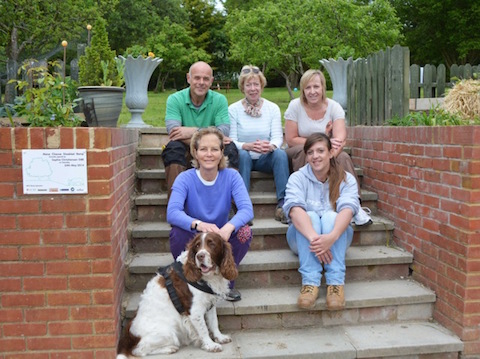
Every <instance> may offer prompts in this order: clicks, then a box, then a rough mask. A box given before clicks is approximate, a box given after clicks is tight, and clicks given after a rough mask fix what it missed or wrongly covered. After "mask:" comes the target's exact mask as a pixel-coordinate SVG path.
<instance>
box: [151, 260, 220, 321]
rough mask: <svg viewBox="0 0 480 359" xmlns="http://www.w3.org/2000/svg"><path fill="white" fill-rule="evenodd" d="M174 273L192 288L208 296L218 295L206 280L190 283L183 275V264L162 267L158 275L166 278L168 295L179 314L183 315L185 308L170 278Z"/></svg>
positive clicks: (175, 263) (177, 263)
mask: <svg viewBox="0 0 480 359" xmlns="http://www.w3.org/2000/svg"><path fill="white" fill-rule="evenodd" d="M172 271H175V273H177V274H178V276H179V277H180V279H182V280H183V281H184V282H186V283H188V284H190V285H191V286H193V287H195V288H197V289H198V290H200V291H202V292H205V293H208V294H213V295H218V294H216V293H215V292H214V291H213V290H212V288H210V286H209V285H208V284H207V282H205V281H204V280H201V281H198V282H190V281H188V280H187V278H185V275H184V274H183V264H182V263H180V262H174V263H172V264H170V265H168V266H166V267H160V268H158V270H157V273H158V274H160V275H161V276H162V277H163V278H165V286H166V287H167V292H168V295H169V296H170V300H171V301H172V303H173V305H174V306H175V309H176V310H177V312H178V313H180V314H182V313H183V312H185V308H184V307H183V305H182V303H181V302H180V298H178V294H177V291H176V290H175V287H174V286H173V282H172V278H170V273H171V272H172Z"/></svg>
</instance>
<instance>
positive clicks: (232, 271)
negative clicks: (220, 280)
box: [220, 240, 238, 280]
mask: <svg viewBox="0 0 480 359" xmlns="http://www.w3.org/2000/svg"><path fill="white" fill-rule="evenodd" d="M222 243H223V258H222V263H221V264H220V273H221V274H222V276H223V277H224V278H225V279H228V280H234V279H235V278H237V276H238V270H237V267H236V266H235V260H234V259H233V254H232V246H231V245H230V243H228V242H225V241H224V240H222Z"/></svg>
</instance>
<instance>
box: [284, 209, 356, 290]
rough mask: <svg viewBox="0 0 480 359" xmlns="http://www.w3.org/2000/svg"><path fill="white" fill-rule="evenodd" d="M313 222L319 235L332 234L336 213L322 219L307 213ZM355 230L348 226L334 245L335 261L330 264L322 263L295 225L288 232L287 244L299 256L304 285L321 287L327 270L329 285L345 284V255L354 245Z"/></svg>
mask: <svg viewBox="0 0 480 359" xmlns="http://www.w3.org/2000/svg"><path fill="white" fill-rule="evenodd" d="M307 213H308V215H309V216H310V219H311V220H312V225H313V228H314V229H315V232H317V233H318V234H325V233H330V232H331V231H332V230H333V226H334V223H335V218H336V217H337V213H336V212H333V211H331V212H327V213H325V214H324V215H323V216H322V218H320V217H319V216H318V214H317V213H316V212H310V211H308V212H307ZM352 239H353V228H352V227H351V226H348V227H347V229H346V230H345V232H343V233H342V235H341V236H340V237H339V238H338V239H337V241H336V242H335V243H334V244H333V245H332V247H331V248H330V251H331V252H332V256H333V260H332V262H331V263H330V264H323V267H322V263H320V261H319V260H318V258H317V256H315V253H312V252H311V251H310V248H309V246H310V242H309V240H308V239H307V238H305V237H304V236H303V235H302V234H301V233H300V232H298V231H297V229H296V228H295V226H294V225H293V224H291V225H290V227H288V230H287V242H288V245H289V247H290V249H291V250H292V251H293V252H294V253H295V254H297V255H298V259H299V260H300V268H299V269H298V271H299V272H300V274H301V275H302V285H314V286H317V287H318V286H320V281H321V279H322V271H323V269H325V280H326V282H327V285H343V284H345V254H346V252H347V249H348V247H349V246H350V244H351V243H352Z"/></svg>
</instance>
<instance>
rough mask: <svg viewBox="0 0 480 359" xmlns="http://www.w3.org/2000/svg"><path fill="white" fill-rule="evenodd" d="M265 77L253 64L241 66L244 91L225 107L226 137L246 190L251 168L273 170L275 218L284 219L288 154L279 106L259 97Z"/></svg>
mask: <svg viewBox="0 0 480 359" xmlns="http://www.w3.org/2000/svg"><path fill="white" fill-rule="evenodd" d="M266 83H267V80H266V79H265V76H264V75H263V73H262V72H261V71H260V69H259V68H258V67H256V66H252V65H246V66H243V68H242V70H241V72H240V77H239V78H238V87H239V89H240V91H242V93H243V94H244V95H245V98H243V99H242V100H240V101H237V102H235V103H233V104H231V105H230V106H229V107H228V114H229V116H230V138H231V139H232V141H233V142H234V143H235V145H236V146H237V149H238V152H239V172H240V175H241V176H242V178H243V181H244V182H245V186H246V187H247V190H248V191H250V173H251V171H252V170H254V171H260V172H266V173H273V177H274V181H275V188H276V195H277V207H276V209H275V215H274V217H275V219H276V220H277V221H282V222H283V223H286V221H287V220H286V217H285V215H284V214H283V209H282V207H283V202H284V197H285V187H286V185H287V180H288V176H289V168H288V158H287V154H286V153H285V151H284V150H282V149H281V146H282V144H283V128H282V117H281V113H280V108H279V107H278V106H277V105H276V104H275V103H273V102H271V101H268V100H266V99H264V98H262V92H263V89H264V88H265V85H266Z"/></svg>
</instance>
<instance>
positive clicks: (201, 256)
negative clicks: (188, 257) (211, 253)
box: [197, 253, 205, 261]
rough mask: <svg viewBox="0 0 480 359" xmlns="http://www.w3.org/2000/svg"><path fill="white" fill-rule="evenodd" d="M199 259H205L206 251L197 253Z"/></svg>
mask: <svg viewBox="0 0 480 359" xmlns="http://www.w3.org/2000/svg"><path fill="white" fill-rule="evenodd" d="M197 259H198V260H199V261H203V260H204V259H205V253H197Z"/></svg>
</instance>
